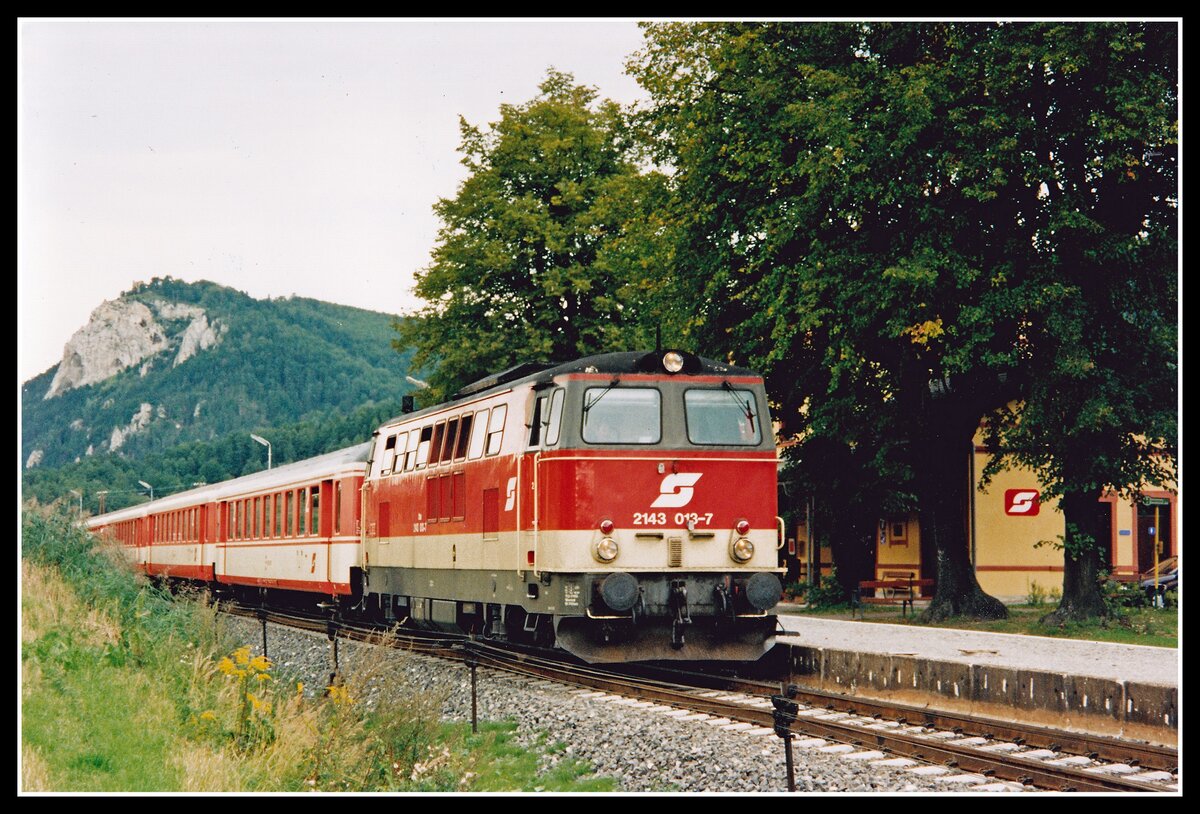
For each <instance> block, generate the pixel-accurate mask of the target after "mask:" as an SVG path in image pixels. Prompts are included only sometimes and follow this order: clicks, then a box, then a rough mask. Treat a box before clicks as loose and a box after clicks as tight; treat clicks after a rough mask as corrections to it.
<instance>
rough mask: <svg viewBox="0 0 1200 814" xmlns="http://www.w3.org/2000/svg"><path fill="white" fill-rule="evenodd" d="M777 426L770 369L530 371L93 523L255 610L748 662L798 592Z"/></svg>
mask: <svg viewBox="0 0 1200 814" xmlns="http://www.w3.org/2000/svg"><path fill="white" fill-rule="evenodd" d="M770 428H771V422H770V419H769V417H768V412H767V399H766V392H765V389H764V387H763V381H762V378H761V377H760V376H759V375H757V374H756V373H754V372H753V371H750V370H746V369H743V368H738V367H734V366H731V365H727V364H723V363H721V362H717V361H713V360H710V359H703V358H701V357H698V356H695V355H692V354H689V353H684V352H682V351H668V352H665V353H664V352H661V351H652V352H640V353H634V352H630V353H609V354H602V355H597V356H590V357H585V358H582V359H577V360H575V361H572V362H567V363H564V364H553V365H551V364H525V365H519V366H517V367H515V368H511V369H509V370H505V371H501V372H500V373H496V374H494V375H491V376H488V377H486V378H484V379H481V380H480V381H478V382H475V383H473V384H471V385H468V386H467V387H464V388H462V390H460V391H459V392H458V393H456V394H454V395H453V396H452V397H451V399H450V400H449V401H447V402H446V403H444V404H439V405H435V406H432V407H427V408H425V409H422V410H419V411H415V412H409V413H405V414H403V415H400V416H397V417H396V418H394V419H392V420H390V421H387V422H385V423H384V424H383V425H382V426H381V427H379V428H378V429H377V430H376V431H375V433H374V434H373V436H372V438H371V439H370V440H367V441H365V442H364V443H362V444H359V445H358V446H354V447H349V448H347V449H343V450H338V451H337V452H332V453H329V454H327V455H322V456H319V457H316V458H311V459H309V460H305V461H300V462H297V463H293V464H288V465H285V466H280V467H276V468H275V469H272V470H268V471H264V472H259V473H256V474H252V475H247V476H244V477H241V478H236V479H234V480H230V481H226V482H224V483H218V484H212V485H209V486H203V487H200V488H197V489H192V490H190V491H187V492H181V493H179V494H177V495H171V496H169V497H166V498H160V499H158V500H154V501H151V502H149V503H143V504H140V505H137V506H133V507H130V508H126V509H121V510H119V511H116V512H111V513H109V514H106V515H103V516H100V517H95V518H92V519H91V520H90V521H89V525H90V526H91V528H93V529H95V530H98V531H101V532H104V533H108V534H112V535H113V536H115V537H116V538H117V539H118V540H120V541H121V542H122V543H123V544H124V545H125V550H126V551H127V552H128V555H129V556H130V557H131V558H132V559H133V560H134V561H135V562H136V563H137V564H138V566H139V567H140V568H142V569H143V570H145V571H146V572H147V573H150V574H153V575H156V576H160V577H165V578H170V579H188V580H194V581H199V582H204V583H207V584H209V585H210V586H211V587H212V588H213V589H215V590H219V591H222V592H227V593H235V594H244V595H248V596H250V597H252V598H253V599H254V600H255V601H258V598H259V597H260V595H261V594H263V593H267V594H274V593H278V594H288V595H290V596H291V598H292V599H293V600H294V599H296V598H299V597H311V599H312V602H313V603H314V604H315V603H316V602H318V601H322V602H324V603H325V604H326V605H327V604H328V603H329V602H330V600H333V601H334V603H335V604H336V605H337V606H338V608H339V611H340V612H341V613H343V614H346V615H358V616H361V617H364V618H370V619H376V620H379V621H381V622H386V623H393V622H403V623H405V624H409V625H415V626H420V627H429V628H439V629H454V630H461V631H469V632H472V633H475V634H477V635H480V636H485V637H492V638H496V639H511V640H522V641H527V642H532V643H535V644H540V645H548V646H549V645H553V646H556V647H559V648H562V649H564V650H567V651H569V652H571V653H573V654H575V655H577V656H579V657H580V658H583V659H585V660H587V661H594V662H605V661H641V660H658V659H695V660H704V659H725V660H752V659H755V658H758V657H759V656H761V655H762V654H763V653H764V652H766V650H768V649H769V648H770V647H771V646H772V644H773V640H774V632H775V626H776V625H775V617H774V616H773V615H772V614H771V610H772V608H774V606H775V605H776V603H777V602H778V601H779V599H780V596H781V593H782V585H781V583H780V574H781V573H782V571H783V569H781V568H780V567H779V566H778V558H777V554H776V550H777V547H778V543H779V536H778V519H777V517H776V515H777V505H776V466H777V460H778V459H777V455H776V450H775V444H774V438H773V436H772V433H771V430H770ZM698 490H702V491H699V499H697V492H698ZM651 496H653V499H652V502H651V503H650V504H649V505H647V499H648V498H651ZM697 504H700V505H697ZM648 509H655V510H656V511H648ZM658 509H663V510H666V509H675V510H677V511H657V510H658ZM683 509H686V511H684V510H683ZM287 554H291V555H292V556H287Z"/></svg>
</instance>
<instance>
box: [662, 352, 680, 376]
mask: <svg viewBox="0 0 1200 814" xmlns="http://www.w3.org/2000/svg"><path fill="white" fill-rule="evenodd" d="M662 361H663V367H664V368H665V369H666V371H667V372H668V373H678V372H679V371H681V370H683V354H682V353H679V352H678V351H673V350H672V351H667V352H666V353H665V354H663V360H662Z"/></svg>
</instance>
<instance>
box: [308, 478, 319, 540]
mask: <svg viewBox="0 0 1200 814" xmlns="http://www.w3.org/2000/svg"><path fill="white" fill-rule="evenodd" d="M309 492H310V493H311V494H312V526H310V528H311V529H312V533H313V534H320V533H321V492H320V491H319V490H318V488H317V487H316V486H313V487H311V488H310V489H309Z"/></svg>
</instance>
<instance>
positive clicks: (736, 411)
mask: <svg viewBox="0 0 1200 814" xmlns="http://www.w3.org/2000/svg"><path fill="white" fill-rule="evenodd" d="M683 406H684V412H685V414H686V420H687V434H688V440H689V441H691V442H692V443H693V444H703V445H714V446H746V447H750V446H757V445H758V444H759V443H760V442H761V441H762V425H761V422H760V421H759V417H758V405H757V402H756V401H755V398H754V394H753V393H752V392H750V391H749V390H734V389H733V388H724V389H721V390H688V391H687V392H685V393H684V394H683Z"/></svg>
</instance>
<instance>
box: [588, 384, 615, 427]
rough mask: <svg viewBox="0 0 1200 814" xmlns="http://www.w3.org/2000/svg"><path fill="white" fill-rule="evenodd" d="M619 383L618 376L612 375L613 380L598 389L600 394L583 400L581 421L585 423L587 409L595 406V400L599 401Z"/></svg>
mask: <svg viewBox="0 0 1200 814" xmlns="http://www.w3.org/2000/svg"><path fill="white" fill-rule="evenodd" d="M620 383H621V380H620V378H617V377H613V380H612V381H611V382H609V384H608V387H606V388H604V389H603V390H601V391H600V395H598V396H596V397H595V398H594V399H593V398H589V399H587V400H585V401H584V405H583V423H584V424H586V423H587V417H588V411H589V410H591V409H592V408H593V407H595V406H596V402H598V401H600V399H602V398H604V396H605V395H606V394H607V393H608V391H609V390H612V389H613V388H614V387H616V386H617V385H618V384H620Z"/></svg>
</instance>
